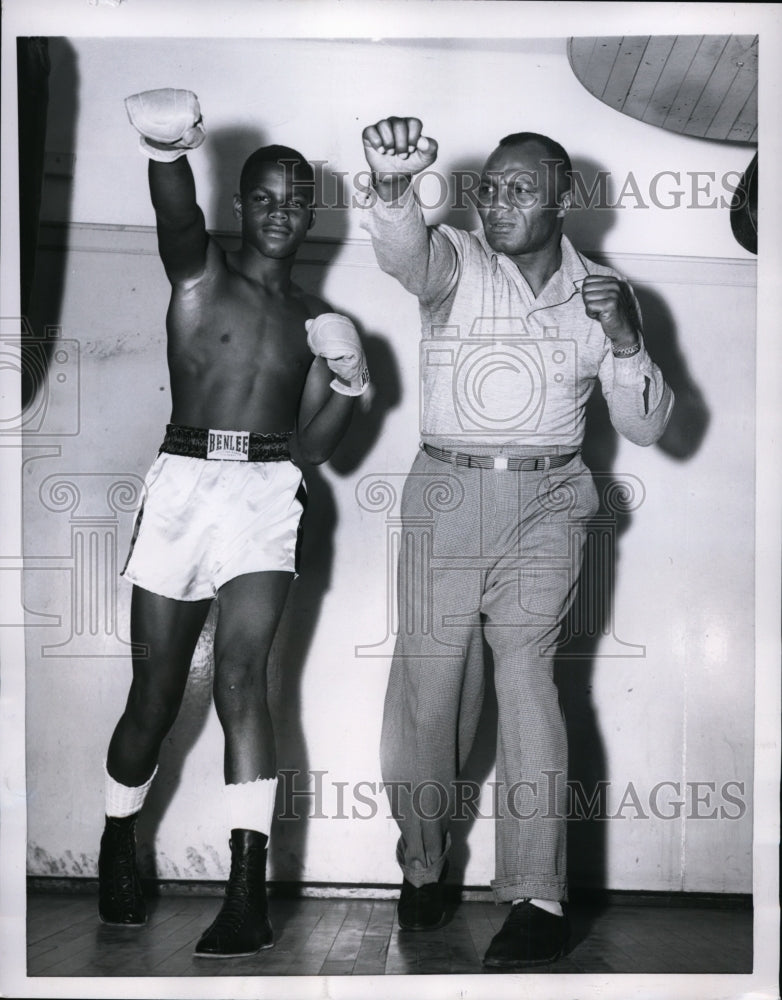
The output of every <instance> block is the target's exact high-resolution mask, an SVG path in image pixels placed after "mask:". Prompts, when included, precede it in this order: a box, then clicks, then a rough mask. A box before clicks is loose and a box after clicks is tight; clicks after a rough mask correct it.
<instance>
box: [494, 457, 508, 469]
mask: <svg viewBox="0 0 782 1000" xmlns="http://www.w3.org/2000/svg"><path fill="white" fill-rule="evenodd" d="M494 471H495V472H507V471H508V456H507V455H495V456H494Z"/></svg>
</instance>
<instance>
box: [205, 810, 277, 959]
mask: <svg viewBox="0 0 782 1000" xmlns="http://www.w3.org/2000/svg"><path fill="white" fill-rule="evenodd" d="M268 843H269V838H268V837H267V836H266V835H265V834H263V833H258V831H257V830H231V840H230V845H231V875H230V877H229V879H228V884H227V885H226V887H225V902H224V903H223V905H222V908H221V910H220V912H219V913H218V914H217V918H216V919H215V921H214V922H213V923H212V924H211V926H209V927H208V928H207V929H206V930H205V931H204V933H203V934H202V935H201V938H200V940H199V942H198V944H197V945H196V948H195V952H194V955H195V957H196V958H240V957H242V956H244V955H255V954H256V953H257V952H259V951H260V950H261V949H262V948H271V947H273V945H274V933H273V931H272V926H271V924H270V923H269V915H268V908H267V905H266V849H267V845H268Z"/></svg>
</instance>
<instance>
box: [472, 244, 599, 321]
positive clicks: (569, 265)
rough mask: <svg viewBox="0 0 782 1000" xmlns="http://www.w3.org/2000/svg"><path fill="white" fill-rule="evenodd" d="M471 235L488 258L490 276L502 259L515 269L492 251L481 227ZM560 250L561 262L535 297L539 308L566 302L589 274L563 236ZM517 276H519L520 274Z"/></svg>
mask: <svg viewBox="0 0 782 1000" xmlns="http://www.w3.org/2000/svg"><path fill="white" fill-rule="evenodd" d="M472 235H473V236H474V237H475V239H476V240H477V241H478V242H479V243H480V245H481V247H482V248H483V251H484V253H485V254H486V256H487V257H488V259H489V264H490V266H491V270H492V274H496V273H497V268H498V266H499V261H500V260H502V259H505V260H507V261H508V262H509V263H510V264H511V265H512V266H513V267H514V268H515V267H516V265H515V264H513V261H512V260H511V259H510V257H508V255H507V254H504V253H497V251H496V250H493V249H492V248H491V246H489V241H488V240H487V239H486V234H485V232H484V231H483V227H482V226H481V227H479V228H478V229H473V230H472ZM560 249H561V251H562V262H561V263H560V265H559V268H558V269H557V270H556V271H555V272H554V274H552V276H551V277H550V278H549V280H548V282H547V283H546V287H545V288H544V289H543V290H542V291H541V293H540V295H539V296H538V297H537V299H536V302H537V304H538V306H539V307H540V306H543V305H555V304H557V303H559V302H566V301H567V300H568V299H570V298H572V296H573V293H574V291H580V289H581V283H582V282H583V280H584V278H586V276H587V275H588V274H589V273H590V272H589V271H588V270H587V268H586V265H585V263H584V258H583V257H582V256H581V254H580V253H579V252H578V251H577V250H576V248H575V247H574V246H573V244H572V243H571V242H570V240H569V239H568V238H567V236H565V235H564V234H563V235H562V237H561V240H560ZM519 274H520V276H521V272H519Z"/></svg>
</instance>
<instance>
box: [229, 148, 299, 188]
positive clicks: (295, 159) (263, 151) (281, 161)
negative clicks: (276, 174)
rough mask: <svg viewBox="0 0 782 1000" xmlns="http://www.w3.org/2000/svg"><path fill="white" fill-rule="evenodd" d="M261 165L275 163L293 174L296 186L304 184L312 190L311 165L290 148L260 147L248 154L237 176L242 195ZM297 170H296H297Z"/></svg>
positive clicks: (296, 150) (295, 150)
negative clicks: (290, 170)
mask: <svg viewBox="0 0 782 1000" xmlns="http://www.w3.org/2000/svg"><path fill="white" fill-rule="evenodd" d="M261 163H275V164H278V165H279V166H283V167H285V168H286V169H292V170H293V171H294V172H295V175H296V176H295V180H296V183H297V184H306V185H307V186H311V187H313V189H314V185H315V171H314V170H313V169H312V164H311V163H310V162H309V161H308V160H307V159H305V157H304V156H302V154H301V153H300V152H299V151H298V149H293V148H292V147H291V146H277V145H273V146H261V147H260V148H259V149H256V150H255V152H254V153H250V155H249V156H248V157H247V159H246V160H245V161H244V166H243V167H242V172H241V174H240V176H239V191H240V193H241V194H244V193H245V191H246V190H247V187H248V185H249V184H250V180H251V177H252V175H253V173H254V172H255V170H256V169H257V167H258V166H259V165H260V164H261ZM297 168H298V169H297Z"/></svg>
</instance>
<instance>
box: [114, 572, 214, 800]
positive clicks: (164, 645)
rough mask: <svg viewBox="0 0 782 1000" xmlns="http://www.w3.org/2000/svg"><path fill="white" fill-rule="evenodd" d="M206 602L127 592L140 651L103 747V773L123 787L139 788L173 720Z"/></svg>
mask: <svg viewBox="0 0 782 1000" xmlns="http://www.w3.org/2000/svg"><path fill="white" fill-rule="evenodd" d="M210 604H211V600H205V601H175V600H171V599H170V598H168V597H161V596H160V595H159V594H152V593H150V592H149V591H148V590H144V589H142V588H141V587H134V588H133V595H132V598H131V611H130V634H131V641H132V642H133V643H134V644H135V643H140V644H141V645H143V646H144V647H145V649H146V652H142V653H141V654H139V655H138V656H134V658H133V681H132V683H131V685H130V692H129V694H128V700H127V704H126V706H125V710H124V712H123V713H122V716H121V718H120V720H119V722H118V723H117V726H116V728H115V730H114V735H113V736H112V738H111V742H110V743H109V751H108V755H107V760H106V768H107V770H108V772H109V774H110V775H111V777H112V778H114V780H115V781H118V782H120V783H121V784H123V785H129V786H138V785H142V784H144V782H145V781H147V779H148V778H149V777H150V776H151V775H152V773H153V771H154V769H155V766H156V765H157V759H158V754H159V752H160V747H161V745H162V743H163V740H164V738H165V736H166V733H167V732H168V731H169V729H170V728H171V726H172V725H173V723H174V720H175V719H176V716H177V713H178V711H179V707H180V705H181V703H182V696H183V694H184V691H185V684H186V683H187V676H188V671H189V670H190V661H191V659H192V657H193V652H194V651H195V647H196V643H197V642H198V637H199V635H200V634H201V629H202V628H203V625H204V622H205V620H206V616H207V614H208V612H209V606H210Z"/></svg>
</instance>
